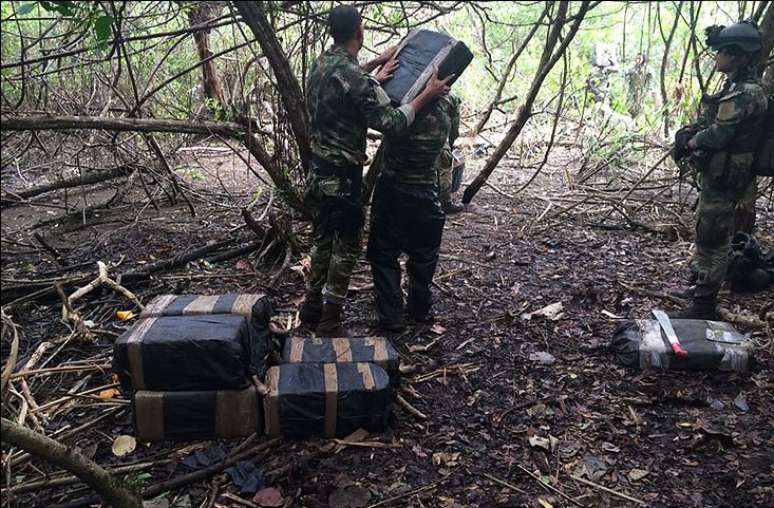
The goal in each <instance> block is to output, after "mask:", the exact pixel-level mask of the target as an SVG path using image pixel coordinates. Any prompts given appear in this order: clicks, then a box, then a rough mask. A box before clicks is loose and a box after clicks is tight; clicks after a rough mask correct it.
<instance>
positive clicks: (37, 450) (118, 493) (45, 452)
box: [2, 418, 142, 508]
mask: <svg viewBox="0 0 774 508" xmlns="http://www.w3.org/2000/svg"><path fill="white" fill-rule="evenodd" d="M2 435H3V441H5V442H6V443H8V444H10V445H13V446H18V447H19V448H21V449H22V450H24V451H26V452H29V453H31V454H33V455H37V456H39V457H41V458H43V459H45V460H46V461H48V462H50V463H52V464H54V465H56V466H59V467H61V468H62V469H65V470H67V471H69V472H70V473H72V474H74V475H75V476H77V477H78V478H80V479H81V480H83V482H84V483H86V484H87V485H89V486H90V487H91V488H93V489H94V490H95V491H96V492H97V493H98V494H99V495H100V496H102V498H103V499H104V500H105V501H106V502H107V503H108V504H109V505H110V506H112V507H113V508H141V507H142V501H141V500H140V497H139V496H138V495H137V494H136V493H134V492H132V491H131V490H129V489H128V488H127V487H125V486H124V485H123V484H122V483H121V482H120V480H118V479H117V478H113V477H112V476H110V474H108V472H107V471H105V470H104V469H102V468H101V467H100V466H99V465H98V464H97V463H95V462H93V461H92V460H89V459H87V458H86V457H85V456H84V455H83V454H82V453H81V452H79V451H77V450H75V449H72V448H70V447H67V446H65V445H63V444H62V443H59V442H57V441H54V440H53V439H51V438H49V437H46V436H43V435H41V434H38V433H37V432H33V431H31V430H30V429H28V428H26V427H22V426H21V425H19V424H18V423H15V422H12V421H11V420H8V419H7V418H3V419H2Z"/></svg>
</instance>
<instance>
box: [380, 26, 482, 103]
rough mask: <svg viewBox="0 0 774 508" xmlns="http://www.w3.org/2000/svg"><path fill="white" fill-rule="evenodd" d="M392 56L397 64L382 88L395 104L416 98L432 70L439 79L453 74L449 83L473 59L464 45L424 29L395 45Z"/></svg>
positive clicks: (458, 75)
mask: <svg viewBox="0 0 774 508" xmlns="http://www.w3.org/2000/svg"><path fill="white" fill-rule="evenodd" d="M396 56H397V58H398V61H399V62H400V65H399V66H398V68H397V69H396V70H395V73H394V74H393V75H392V78H390V80H389V81H387V82H386V83H385V84H384V85H382V88H384V91H385V92H387V95H388V96H389V97H390V99H391V100H392V101H393V102H394V103H396V104H408V103H409V102H411V101H412V100H413V99H414V97H416V96H417V95H419V93H420V92H421V91H422V89H423V88H424V87H425V83H427V80H428V79H430V76H431V75H432V74H433V69H435V68H437V69H438V77H439V78H440V79H444V78H446V77H447V76H449V75H450V74H454V78H452V81H450V83H451V82H453V81H454V80H456V79H458V78H459V77H460V75H461V74H462V72H463V71H464V70H465V68H466V67H467V66H468V64H469V63H470V62H471V60H473V53H471V52H470V50H469V49H468V47H467V46H466V45H465V43H463V42H460V41H458V40H456V39H453V38H452V37H449V36H448V35H446V34H442V33H439V32H433V31H432V30H426V29H424V28H423V29H419V30H414V31H413V32H411V33H410V34H408V35H407V36H406V38H405V39H403V41H401V43H400V44H399V45H398V49H397V53H396Z"/></svg>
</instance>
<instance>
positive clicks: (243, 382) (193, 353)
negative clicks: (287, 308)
mask: <svg viewBox="0 0 774 508" xmlns="http://www.w3.org/2000/svg"><path fill="white" fill-rule="evenodd" d="M265 357H266V344H265V342H264V341H263V340H259V339H258V337H257V335H256V333H255V330H254V329H253V326H252V325H251V324H250V323H249V322H248V321H247V319H245V318H244V317H242V316H237V315H233V314H214V315H208V316H169V317H159V318H153V317H151V318H144V319H141V320H139V321H138V322H137V323H135V325H134V326H133V327H132V328H130V329H129V330H127V331H126V333H124V334H123V335H122V336H121V337H119V338H118V340H116V343H115V345H114V347H113V369H114V371H115V372H116V374H118V378H119V380H120V381H121V383H122V384H123V385H124V387H125V388H127V389H134V390H161V391H170V390H234V389H241V388H244V387H245V386H247V384H248V382H249V379H250V376H252V375H258V376H261V375H262V374H263V373H264V372H265Z"/></svg>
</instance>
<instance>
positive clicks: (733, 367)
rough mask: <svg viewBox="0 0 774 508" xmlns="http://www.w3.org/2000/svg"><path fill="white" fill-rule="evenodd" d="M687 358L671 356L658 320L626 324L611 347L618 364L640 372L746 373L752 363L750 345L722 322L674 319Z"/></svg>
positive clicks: (673, 322) (616, 335) (667, 341)
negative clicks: (695, 371)
mask: <svg viewBox="0 0 774 508" xmlns="http://www.w3.org/2000/svg"><path fill="white" fill-rule="evenodd" d="M671 322H672V327H673V328H674V330H675V334H676V335H677V338H678V339H679V341H680V345H681V346H682V347H683V349H685V350H686V351H688V355H687V356H684V357H679V356H676V355H675V354H674V353H673V352H672V347H671V345H670V343H669V340H668V339H667V338H666V335H665V334H664V332H663V330H662V329H661V326H660V325H659V323H658V321H656V320H649V319H643V320H636V321H631V322H628V323H625V324H623V325H622V326H621V327H619V329H618V330H617V331H616V334H615V336H614V337H613V341H612V342H611V344H610V347H611V350H612V352H613V354H614V355H615V356H616V359H617V360H618V362H619V363H621V364H623V365H625V366H626V367H633V368H637V369H664V370H701V371H732V372H747V371H749V369H750V365H751V363H752V361H753V358H752V349H751V344H750V341H749V340H748V339H747V338H746V337H745V336H744V335H742V334H741V333H739V332H738V331H737V330H736V329H735V328H734V327H733V326H731V325H730V324H728V323H724V322H720V321H703V320H698V319H672V320H671Z"/></svg>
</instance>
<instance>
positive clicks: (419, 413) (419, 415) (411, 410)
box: [395, 395, 427, 420]
mask: <svg viewBox="0 0 774 508" xmlns="http://www.w3.org/2000/svg"><path fill="white" fill-rule="evenodd" d="M395 400H397V401H398V404H400V407H402V408H403V409H405V410H406V411H407V412H408V413H409V414H410V415H411V416H413V417H414V418H416V419H418V420H427V415H426V414H425V413H423V412H422V411H420V410H419V409H417V408H415V407H414V406H412V405H411V404H409V401H407V400H406V399H404V398H403V395H398V396H397V397H396V398H395Z"/></svg>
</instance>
